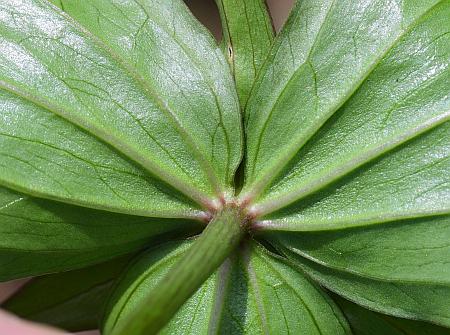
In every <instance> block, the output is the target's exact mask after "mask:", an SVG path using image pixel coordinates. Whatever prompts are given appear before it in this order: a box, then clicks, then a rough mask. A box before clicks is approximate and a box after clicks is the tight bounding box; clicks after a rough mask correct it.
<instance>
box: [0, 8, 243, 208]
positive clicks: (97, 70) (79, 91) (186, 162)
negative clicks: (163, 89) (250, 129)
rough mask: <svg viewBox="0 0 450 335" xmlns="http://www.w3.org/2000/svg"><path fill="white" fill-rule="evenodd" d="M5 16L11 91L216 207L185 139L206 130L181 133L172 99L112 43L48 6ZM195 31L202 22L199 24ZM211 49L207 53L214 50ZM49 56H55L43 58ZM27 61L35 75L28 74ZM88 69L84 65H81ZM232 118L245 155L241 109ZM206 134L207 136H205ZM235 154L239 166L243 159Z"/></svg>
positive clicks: (4, 55)
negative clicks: (150, 86) (150, 85)
mask: <svg viewBox="0 0 450 335" xmlns="http://www.w3.org/2000/svg"><path fill="white" fill-rule="evenodd" d="M178 9H179V11H178V13H179V14H180V15H181V17H184V18H185V19H186V18H189V17H190V16H189V15H190V14H189V13H187V12H186V9H185V8H184V7H180V6H179V8H178ZM183 11H184V12H183ZM1 13H2V15H1V18H2V20H1V22H0V30H1V31H2V49H1V50H2V51H1V52H0V54H1V58H0V62H1V64H2V67H1V69H2V71H1V73H0V79H1V80H2V81H3V82H6V85H3V88H4V89H5V88H6V89H8V88H11V87H12V88H13V90H14V92H15V93H17V94H20V95H22V97H24V98H29V99H30V98H32V99H33V100H35V101H37V100H38V101H40V102H41V103H43V104H44V105H45V106H46V107H48V108H49V109H51V110H52V111H53V112H55V113H56V114H58V115H60V116H63V117H64V118H66V119H68V120H70V121H71V122H73V123H75V124H77V125H78V126H80V127H82V128H84V129H86V130H88V131H90V132H92V133H94V134H95V135H97V136H99V137H100V138H102V139H103V140H105V141H106V142H108V143H110V144H112V145H113V146H114V147H115V148H116V149H118V150H119V151H121V152H123V153H125V154H126V155H127V156H128V157H130V158H131V159H133V160H135V161H137V162H138V163H139V164H140V165H142V166H143V167H144V168H146V169H147V170H149V171H150V173H152V174H154V175H156V176H158V177H160V178H161V179H163V180H164V181H166V182H167V183H169V184H170V185H172V186H174V187H175V188H177V189H179V190H181V191H182V192H183V193H184V194H187V195H188V196H190V197H192V198H195V200H196V201H197V202H200V203H201V204H203V205H208V204H209V202H208V201H207V199H206V198H208V197H210V196H211V195H212V193H213V191H212V186H211V183H210V181H209V179H208V176H207V175H208V172H207V171H206V170H205V169H204V166H202V164H203V163H202V162H200V161H199V160H198V157H199V156H198V155H197V153H196V152H194V151H195V150H194V151H193V149H192V148H193V147H192V146H190V144H189V143H186V140H185V139H186V138H185V137H183V136H184V135H183V134H185V133H186V131H187V132H188V133H189V131H190V130H191V129H192V127H194V128H195V127H197V128H196V129H198V127H200V126H199V124H198V120H195V119H193V120H190V121H192V122H191V124H187V123H186V122H184V123H183V126H182V127H181V128H180V127H179V120H178V119H177V118H179V117H181V116H180V115H178V114H180V113H178V112H177V114H174V113H170V111H168V106H167V101H166V100H162V101H161V100H160V99H158V97H156V98H155V95H149V93H148V92H147V90H146V88H145V87H142V86H140V85H141V84H140V81H139V80H137V79H136V77H134V76H133V73H135V72H133V71H131V69H130V67H128V66H125V65H124V64H123V63H122V59H121V58H120V56H122V55H119V57H118V56H117V54H116V53H115V52H114V51H115V50H114V51H113V49H112V48H110V47H109V46H108V45H106V44H105V42H103V41H101V40H100V39H98V38H97V37H96V36H94V35H93V34H92V33H90V32H88V31H87V30H86V29H85V28H84V27H82V26H81V25H80V24H78V23H76V22H75V21H74V20H73V19H71V18H69V17H68V16H67V15H65V14H63V13H62V12H61V11H59V10H57V9H56V8H55V7H54V6H53V5H51V4H49V3H47V1H39V0H23V1H22V2H21V6H14V4H12V3H6V4H4V5H3V6H2V7H1ZM183 15H184V16H183ZM17 17H20V20H21V25H19V26H20V29H19V28H18V27H19V26H18V25H17V24H15V23H14V22H15V20H16V18H17ZM45 22H47V23H48V22H50V23H51V25H49V24H45ZM183 22H184V21H183ZM183 22H182V23H181V24H184V23H186V22H184V23H183ZM189 24H191V25H192V24H196V23H195V22H193V20H192V19H191V22H190V23H189ZM189 24H187V25H188V26H189ZM197 25H198V24H197ZM201 32H202V31H199V33H201ZM199 36H202V35H201V34H200V35H199ZM205 43H206V42H205ZM205 43H204V44H203V46H204V48H206V50H209V49H208V48H212V46H211V45H210V44H205ZM45 49H46V50H47V52H43V50H45ZM50 50H51V53H50V52H49V51H50ZM213 54H218V51H217V52H215V53H214V52H213ZM62 59H63V62H62ZM25 61H26V63H27V69H24V68H22V67H21V66H22V65H21V64H23V63H24V62H25ZM80 62H81V63H82V64H83V65H84V66H79V65H80V64H81V63H80ZM224 62H225V61H224ZM75 64H78V66H77V68H74V65H75ZM215 65H217V66H216V67H217V68H218V69H220V68H221V67H223V66H226V64H225V65H223V66H222V65H221V64H220V59H219V58H216V63H215ZM26 70H29V71H26ZM25 72H27V73H26V74H25ZM224 78H225V79H224V80H225V81H226V77H224ZM36 81H37V82H41V83H42V84H41V85H40V86H39V87H36V86H35V85H33V84H32V83H33V82H36ZM224 91H225V92H224V96H225V98H228V99H231V100H233V99H234V98H233V97H234V96H235V92H233V91H230V90H229V89H228V90H225V89H224ZM180 96H181V95H180ZM161 99H162V98H161ZM236 100H237V99H236ZM204 105H205V104H204ZM207 106H208V105H207ZM204 107H205V106H204ZM236 107H237V105H236ZM205 110H209V109H208V108H207V107H205ZM225 117H226V120H227V122H228V123H227V124H228V127H230V124H233V129H234V132H233V134H234V135H233V136H234V137H233V141H236V142H237V143H238V145H236V146H234V147H235V148H236V150H237V151H239V150H240V145H239V143H240V133H239V132H238V131H236V129H237V130H239V123H236V122H237V121H238V111H237V108H236V109H233V104H230V107H229V109H228V110H227V113H226V115H224V118H225ZM190 126H191V127H190ZM219 126H220V125H219ZM199 134H205V129H203V131H200V132H199ZM191 135H192V134H191ZM204 136H208V135H204ZM198 138H199V139H200V138H201V136H200V135H199V136H198ZM217 143H219V144H218V145H219V149H217V150H218V151H219V152H220V153H222V152H223V150H225V149H226V148H225V146H224V145H223V137H222V138H217ZM197 144H198V143H197ZM217 150H216V151H217ZM225 151H226V150H225ZM233 155H234V156H233V159H234V161H237V160H238V159H239V157H238V158H236V157H235V156H237V154H236V153H234V154H233ZM236 164H237V163H236ZM218 166H219V167H220V165H218ZM228 173H230V172H228ZM222 175H223V173H222ZM223 183H224V181H222V185H223Z"/></svg>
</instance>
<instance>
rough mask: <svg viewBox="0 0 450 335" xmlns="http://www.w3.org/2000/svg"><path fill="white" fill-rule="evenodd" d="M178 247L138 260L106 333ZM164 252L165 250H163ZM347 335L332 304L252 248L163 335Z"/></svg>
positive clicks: (206, 287) (189, 304)
mask: <svg viewBox="0 0 450 335" xmlns="http://www.w3.org/2000/svg"><path fill="white" fill-rule="evenodd" d="M183 250H186V246H185V245H181V246H180V247H178V248H176V249H172V252H171V253H170V254H168V255H167V256H165V257H163V258H161V251H160V249H158V250H155V251H154V252H153V253H149V254H147V255H145V256H143V258H142V259H141V260H140V261H138V262H137V263H136V264H135V266H133V269H132V270H131V271H130V272H128V273H127V275H125V276H124V278H123V279H122V281H121V284H120V285H119V286H118V289H117V291H116V292H117V293H116V294H115V295H114V296H113V299H112V301H113V302H114V303H113V307H112V313H110V314H109V315H110V316H109V318H108V319H107V321H106V327H105V333H106V334H109V333H110V331H111V329H112V327H113V326H114V324H116V323H117V322H120V321H121V318H123V317H124V316H125V315H126V313H129V312H130V311H131V310H132V308H133V306H137V304H138V302H139V300H140V299H142V295H143V294H144V292H146V291H149V290H150V288H151V287H152V286H153V285H155V282H156V281H157V280H160V278H161V277H162V275H163V273H164V272H166V271H167V268H168V267H169V266H170V264H173V262H174V258H177V257H180V256H181V254H182V253H183V252H184V251H183ZM166 252H167V251H166ZM279 331H281V332H292V333H299V334H302V333H305V334H306V333H307V334H324V333H325V334H327V333H329V334H350V333H349V329H348V326H347V324H346V322H345V319H344V318H343V317H342V315H341V314H340V311H339V310H338V309H337V307H336V306H335V305H334V303H333V302H332V300H331V299H330V298H328V297H326V295H325V294H324V292H322V291H321V290H320V289H319V288H317V287H316V286H314V285H313V284H311V283H310V282H309V281H308V280H307V279H306V278H304V277H303V276H302V275H301V274H300V273H298V272H297V271H295V270H293V269H291V268H290V267H289V266H288V265H287V264H285V263H284V262H283V261H280V260H278V259H276V258H273V257H271V256H269V255H268V254H267V253H266V252H265V251H263V250H261V249H260V247H258V246H256V245H253V246H252V247H251V249H250V250H245V251H243V252H242V253H240V254H239V255H235V256H233V257H232V258H231V259H230V260H228V261H227V262H226V263H225V264H224V265H223V266H222V268H221V269H219V270H218V272H217V273H216V274H214V275H213V276H211V277H210V278H209V279H208V280H207V281H206V283H205V284H204V285H203V286H202V287H200V289H199V290H198V291H197V292H196V293H195V294H194V295H193V296H192V297H191V299H189V300H188V301H187V302H186V304H185V305H183V307H182V308H181V309H180V310H179V311H178V313H177V314H176V315H175V317H174V318H173V319H172V321H171V322H170V323H169V324H168V325H167V326H166V327H165V328H164V329H163V330H162V332H161V333H162V334H198V333H200V334H206V333H212V334H222V333H223V334H241V333H245V334H267V333H273V332H279Z"/></svg>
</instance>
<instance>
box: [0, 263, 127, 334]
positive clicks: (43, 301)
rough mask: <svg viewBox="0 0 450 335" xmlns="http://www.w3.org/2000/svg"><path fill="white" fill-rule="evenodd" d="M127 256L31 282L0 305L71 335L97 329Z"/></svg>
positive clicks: (35, 279)
mask: <svg viewBox="0 0 450 335" xmlns="http://www.w3.org/2000/svg"><path fill="white" fill-rule="evenodd" d="M129 261H130V256H125V257H122V258H119V259H114V260H112V261H109V262H107V263H103V264H98V265H94V266H91V267H87V268H84V269H81V270H75V271H69V272H63V273H59V274H54V275H47V276H42V277H38V278H34V279H32V280H31V281H30V282H28V283H27V284H25V286H24V287H23V288H21V290H20V291H19V292H18V293H16V294H15V295H13V296H12V297H11V298H9V299H8V300H7V301H6V302H5V303H3V304H2V308H4V309H6V310H8V311H10V312H12V313H14V314H16V315H18V316H20V317H22V318H26V319H28V320H32V321H35V322H41V323H47V324H51V325H53V326H55V327H59V328H62V329H65V330H68V331H71V332H76V331H83V330H89V329H96V328H98V326H99V322H100V318H101V316H102V314H103V308H104V305H105V303H106V301H107V299H108V297H109V294H110V293H111V291H112V288H113V284H114V281H115V279H116V278H117V277H119V275H120V273H121V272H122V271H123V269H124V267H125V266H126V265H127V264H128V262H129Z"/></svg>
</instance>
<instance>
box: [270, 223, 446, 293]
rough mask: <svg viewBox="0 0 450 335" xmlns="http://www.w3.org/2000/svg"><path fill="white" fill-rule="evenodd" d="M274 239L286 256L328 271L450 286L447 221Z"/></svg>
mask: <svg viewBox="0 0 450 335" xmlns="http://www.w3.org/2000/svg"><path fill="white" fill-rule="evenodd" d="M276 236H278V238H277V241H278V242H279V243H280V244H281V245H282V246H283V247H285V248H287V249H289V250H290V251H291V252H293V253H296V254H298V255H301V256H303V257H305V258H308V259H310V260H312V261H314V262H316V263H318V264H321V265H325V266H327V267H330V268H334V269H339V270H344V271H347V272H351V273H354V274H357V275H361V276H364V277H370V278H374V279H380V280H396V281H403V282H423V283H435V284H436V283H440V284H447V285H450V264H449V262H448V259H449V255H450V216H442V217H435V218H426V219H416V220H406V221H399V222H395V223H391V224H384V225H380V226H374V227H364V228H355V229H345V230H341V231H336V232H311V233H293V234H289V233H282V234H279V235H276Z"/></svg>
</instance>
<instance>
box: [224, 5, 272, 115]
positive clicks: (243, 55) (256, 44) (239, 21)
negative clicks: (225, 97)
mask: <svg viewBox="0 0 450 335" xmlns="http://www.w3.org/2000/svg"><path fill="white" fill-rule="evenodd" d="M216 3H217V7H218V8H219V12H220V16H221V20H222V27H223V28H222V30H223V38H224V40H223V41H222V47H223V49H224V50H223V52H224V54H225V57H227V59H228V62H229V63H230V66H231V69H232V72H233V74H234V80H235V82H236V90H237V92H238V96H239V100H240V105H241V108H242V109H243V108H244V107H245V105H246V103H247V100H248V97H249V95H250V91H251V89H252V87H253V83H254V81H255V78H256V76H257V75H258V73H259V70H260V68H261V66H262V64H263V62H264V60H265V59H266V57H267V54H268V52H269V49H270V47H271V45H272V41H273V38H274V31H273V27H272V23H271V19H270V16H269V13H268V11H267V7H266V4H265V2H264V1H262V0H245V1H234V0H216Z"/></svg>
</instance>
